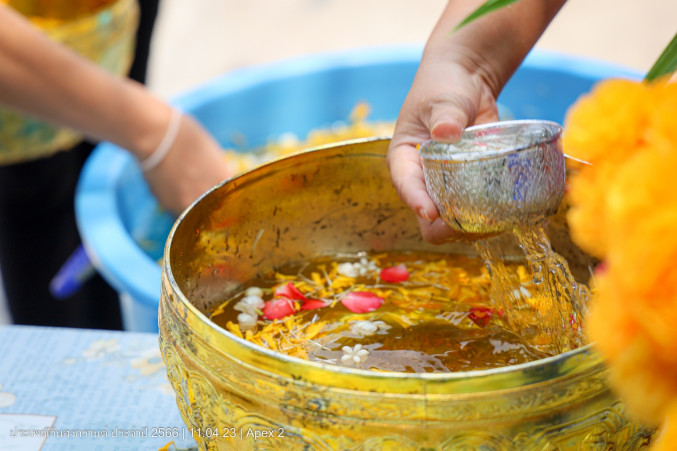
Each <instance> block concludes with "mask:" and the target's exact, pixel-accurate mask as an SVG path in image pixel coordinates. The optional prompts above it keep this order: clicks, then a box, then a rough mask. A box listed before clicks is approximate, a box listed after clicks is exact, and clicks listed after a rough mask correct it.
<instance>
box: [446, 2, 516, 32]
mask: <svg viewBox="0 0 677 451" xmlns="http://www.w3.org/2000/svg"><path fill="white" fill-rule="evenodd" d="M517 1H519V0H487V1H486V2H485V3H483V4H482V5H480V7H479V8H477V9H476V10H475V11H473V12H472V13H471V14H470V15H469V16H468V17H466V18H465V19H463V21H462V22H461V23H460V24H458V25H456V28H454V31H457V30H458V29H460V28H461V27H463V26H464V25H467V24H469V23H470V22H472V21H473V20H475V19H477V18H478V17H482V16H483V15H485V14H487V13H490V12H492V11H494V10H496V9H499V8H503V7H504V6H508V5H509V4H511V3H515V2H517Z"/></svg>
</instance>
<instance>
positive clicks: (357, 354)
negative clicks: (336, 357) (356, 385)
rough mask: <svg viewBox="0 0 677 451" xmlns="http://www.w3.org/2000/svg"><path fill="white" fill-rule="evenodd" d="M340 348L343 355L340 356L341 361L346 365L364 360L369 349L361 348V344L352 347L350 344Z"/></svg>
mask: <svg viewBox="0 0 677 451" xmlns="http://www.w3.org/2000/svg"><path fill="white" fill-rule="evenodd" d="M342 350H343V356H341V363H343V364H346V365H348V364H356V363H361V362H364V361H365V360H367V357H368V356H369V350H368V349H362V345H361V344H356V345H355V346H354V347H352V348H351V347H350V346H344V347H343V348H342Z"/></svg>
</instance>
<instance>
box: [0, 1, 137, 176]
mask: <svg viewBox="0 0 677 451" xmlns="http://www.w3.org/2000/svg"><path fill="white" fill-rule="evenodd" d="M0 2H2V3H6V4H8V5H10V6H11V7H12V8H14V9H15V10H17V11H18V12H20V13H21V14H23V15H24V16H26V18H27V19H28V20H30V21H31V22H32V23H33V25H35V26H36V27H37V28H38V29H40V30H41V31H42V32H44V33H46V34H47V35H48V36H49V37H50V38H51V39H53V40H54V41H56V42H59V43H61V44H63V45H65V46H67V47H69V48H70V49H71V50H74V51H75V52H76V53H78V54H79V55H81V56H83V57H84V58H86V59H88V60H90V61H92V62H93V63H94V64H96V65H97V66H99V67H101V68H103V69H105V70H107V71H108V72H110V73H113V74H116V75H119V76H125V75H127V72H128V70H129V67H130V66H131V63H132V60H133V57H134V45H135V36H136V29H137V26H138V21H139V7H138V4H137V0H0ZM26 51H27V52H30V51H31V50H30V49H26ZM91 94H92V95H96V93H91ZM81 140H82V135H81V134H79V133H76V132H75V131H73V130H70V129H66V128H62V127H57V126H54V125H51V124H47V123H45V122H43V121H40V120H38V119H34V118H32V117H29V116H26V115H24V114H21V113H17V112H16V111H13V110H9V109H3V108H0V164H11V163H18V162H23V161H28V160H32V159H35V158H39V157H45V156H48V155H51V154H53V153H55V152H57V151H59V150H64V149H68V148H70V147H72V146H73V145H75V144H76V143H78V142H79V141H81Z"/></svg>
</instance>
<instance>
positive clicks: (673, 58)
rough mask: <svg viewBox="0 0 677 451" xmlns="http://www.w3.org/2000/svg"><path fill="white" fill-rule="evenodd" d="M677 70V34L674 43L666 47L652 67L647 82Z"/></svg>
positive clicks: (647, 75) (673, 39) (645, 78)
mask: <svg viewBox="0 0 677 451" xmlns="http://www.w3.org/2000/svg"><path fill="white" fill-rule="evenodd" d="M675 70H677V34H675V37H674V38H672V41H670V43H669V44H668V46H667V47H665V50H663V53H661V56H659V57H658V60H656V62H655V63H654V65H653V66H651V69H649V72H648V73H647V74H646V77H644V80H646V81H654V80H655V79H657V78H660V77H662V76H663V75H667V74H671V73H673V72H674V71H675Z"/></svg>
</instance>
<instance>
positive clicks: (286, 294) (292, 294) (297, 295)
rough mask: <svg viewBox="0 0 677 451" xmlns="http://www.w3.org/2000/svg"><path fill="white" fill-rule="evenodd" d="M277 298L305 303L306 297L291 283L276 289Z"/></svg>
mask: <svg viewBox="0 0 677 451" xmlns="http://www.w3.org/2000/svg"><path fill="white" fill-rule="evenodd" d="M275 297H276V298H277V297H282V298H287V299H291V300H292V301H305V300H306V297H305V296H304V295H303V293H301V292H300V291H299V289H298V288H296V287H295V286H294V284H293V283H291V282H289V283H287V285H282V286H279V287H277V288H276V289H275Z"/></svg>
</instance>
